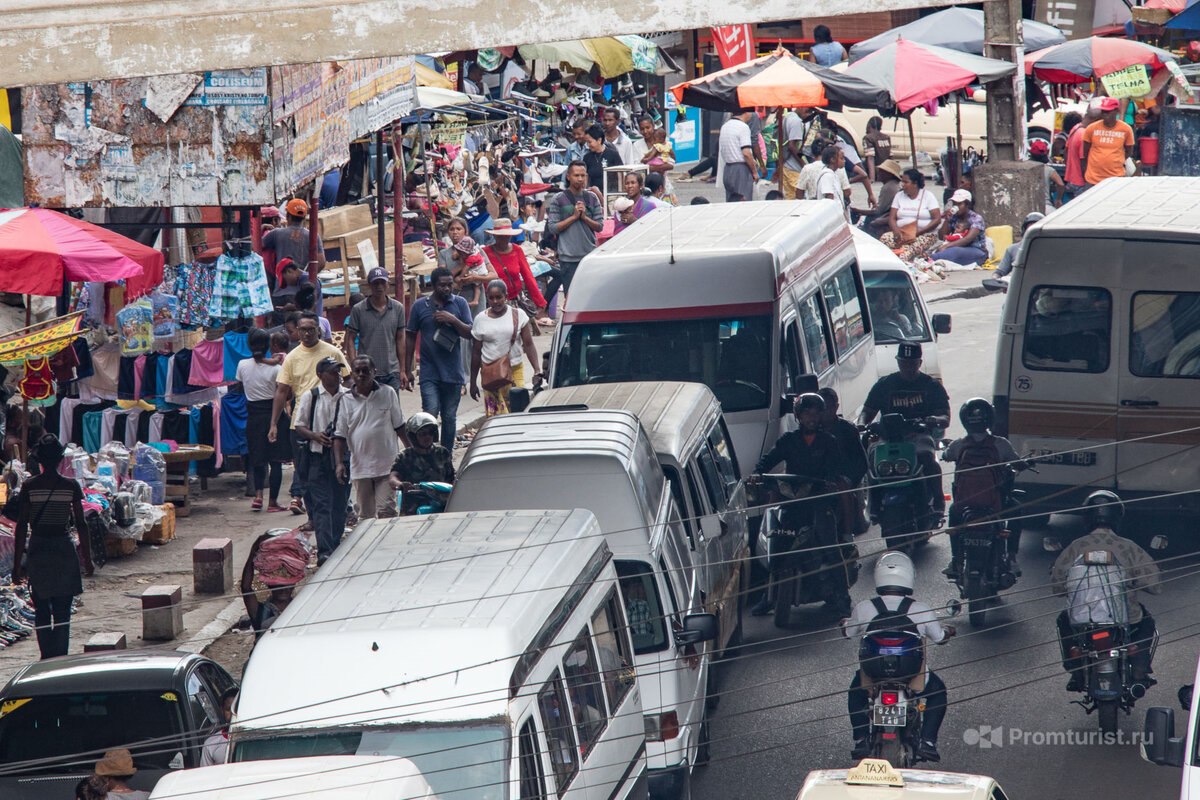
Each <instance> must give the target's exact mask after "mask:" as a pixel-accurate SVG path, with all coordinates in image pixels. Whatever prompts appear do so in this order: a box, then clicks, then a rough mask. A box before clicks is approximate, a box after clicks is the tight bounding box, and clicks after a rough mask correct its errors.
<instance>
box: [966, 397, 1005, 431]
mask: <svg viewBox="0 0 1200 800" xmlns="http://www.w3.org/2000/svg"><path fill="white" fill-rule="evenodd" d="M958 419H959V421H960V422H962V426H963V427H964V428H966V429H967V433H987V431H988V430H989V429H990V428H991V427H992V422H993V421H995V419H996V412H995V411H994V410H993V409H992V404H991V403H989V402H988V401H987V400H984V399H983V398H982V397H972V398H971V399H970V400H968V401H967V402H965V403H963V404H962V408H960V409H959V410H958Z"/></svg>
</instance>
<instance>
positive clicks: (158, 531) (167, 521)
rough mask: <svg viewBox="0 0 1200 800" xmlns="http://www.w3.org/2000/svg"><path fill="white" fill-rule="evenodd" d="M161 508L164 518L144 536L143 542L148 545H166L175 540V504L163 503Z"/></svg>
mask: <svg viewBox="0 0 1200 800" xmlns="http://www.w3.org/2000/svg"><path fill="white" fill-rule="evenodd" d="M159 508H160V509H161V510H162V512H163V518H162V519H160V520H159V521H158V524H156V525H155V526H154V527H153V528H151V529H150V530H148V531H146V532H145V533H144V534H142V541H143V542H146V543H148V544H166V543H167V542H169V541H171V540H172V539H174V538H175V504H174V503H163V504H162V505H161V506H159Z"/></svg>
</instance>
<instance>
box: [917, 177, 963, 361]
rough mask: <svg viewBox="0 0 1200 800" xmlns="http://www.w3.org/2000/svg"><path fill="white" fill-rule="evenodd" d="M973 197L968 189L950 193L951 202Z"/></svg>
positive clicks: (960, 201) (959, 201)
mask: <svg viewBox="0 0 1200 800" xmlns="http://www.w3.org/2000/svg"><path fill="white" fill-rule="evenodd" d="M971 199H972V198H971V193H970V192H968V191H967V190H966V189H955V190H954V194H952V195H950V202H951V203H969V202H971ZM918 355H919V354H918Z"/></svg>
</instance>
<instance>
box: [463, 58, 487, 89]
mask: <svg viewBox="0 0 1200 800" xmlns="http://www.w3.org/2000/svg"><path fill="white" fill-rule="evenodd" d="M482 81H483V67H481V66H479V65H478V64H476V63H474V62H472V63H471V66H469V67H467V77H465V78H463V82H462V90H463V91H464V92H466V93H467V94H484V91H483V83H482Z"/></svg>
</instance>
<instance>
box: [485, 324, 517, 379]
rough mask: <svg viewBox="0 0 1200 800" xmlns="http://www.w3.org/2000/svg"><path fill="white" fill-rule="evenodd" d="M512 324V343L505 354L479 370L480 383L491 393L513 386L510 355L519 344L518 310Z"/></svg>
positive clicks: (486, 363)
mask: <svg viewBox="0 0 1200 800" xmlns="http://www.w3.org/2000/svg"><path fill="white" fill-rule="evenodd" d="M484 313H487V312H484ZM512 323H513V332H512V341H510V342H509V343H508V347H507V348H506V349H505V351H504V354H503V355H502V356H500V357H499V358H497V359H496V360H495V361H488V362H485V363H484V364H483V366H482V367H481V368H480V370H479V377H480V383H481V384H482V385H483V388H484V389H486V390H487V391H489V392H498V391H500V390H501V389H503V388H504V387H505V386H511V385H512V382H513V371H512V361H511V360H510V358H509V353H510V352H512V346H513V345H514V344H516V343H517V332H518V331H517V310H516V309H515V308H514V309H513V312H512Z"/></svg>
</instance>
